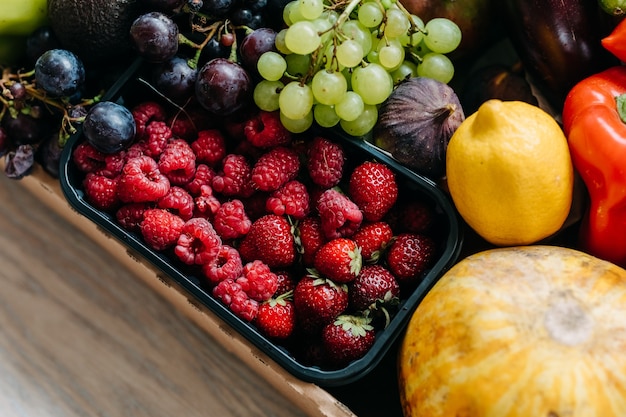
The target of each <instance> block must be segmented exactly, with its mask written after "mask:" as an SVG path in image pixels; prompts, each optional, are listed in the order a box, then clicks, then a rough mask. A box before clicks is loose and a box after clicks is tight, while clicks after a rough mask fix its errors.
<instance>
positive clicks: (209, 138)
mask: <svg viewBox="0 0 626 417" xmlns="http://www.w3.org/2000/svg"><path fill="white" fill-rule="evenodd" d="M191 149H193V151H194V152H195V153H196V161H197V162H198V163H203V164H207V165H209V166H211V167H213V166H216V165H217V164H218V163H220V162H221V161H222V159H224V157H225V156H226V141H225V140H224V136H223V135H222V132H220V131H219V130H217V129H207V130H202V131H200V132H198V137H197V138H196V140H194V141H193V142H191Z"/></svg>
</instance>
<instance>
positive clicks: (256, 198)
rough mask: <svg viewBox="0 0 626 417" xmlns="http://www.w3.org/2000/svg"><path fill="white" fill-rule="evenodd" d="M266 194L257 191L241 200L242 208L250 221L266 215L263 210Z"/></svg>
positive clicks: (265, 211)
mask: <svg viewBox="0 0 626 417" xmlns="http://www.w3.org/2000/svg"><path fill="white" fill-rule="evenodd" d="M267 198H268V194H267V193H264V192H263V191H257V192H255V193H254V194H252V195H251V196H250V197H246V198H243V199H241V201H242V202H243V205H244V207H245V208H246V214H247V215H248V218H250V220H252V221H254V220H258V219H260V218H261V217H263V216H265V215H266V214H267V210H265V204H266V202H267Z"/></svg>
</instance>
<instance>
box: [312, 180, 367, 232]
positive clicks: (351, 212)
mask: <svg viewBox="0 0 626 417" xmlns="http://www.w3.org/2000/svg"><path fill="white" fill-rule="evenodd" d="M317 212H318V214H319V216H320V220H321V222H322V231H323V232H324V236H325V237H326V238H327V239H334V238H338V237H349V236H352V235H353V234H354V233H355V232H356V231H357V230H358V229H359V227H360V226H361V223H362V221H363V213H362V212H361V210H360V209H359V207H358V206H357V205H356V204H354V202H353V201H352V200H350V199H349V198H348V197H347V196H346V195H345V194H342V193H340V192H339V191H337V190H336V189H334V188H330V189H328V190H326V191H324V192H323V193H322V195H320V197H319V199H318V200H317Z"/></svg>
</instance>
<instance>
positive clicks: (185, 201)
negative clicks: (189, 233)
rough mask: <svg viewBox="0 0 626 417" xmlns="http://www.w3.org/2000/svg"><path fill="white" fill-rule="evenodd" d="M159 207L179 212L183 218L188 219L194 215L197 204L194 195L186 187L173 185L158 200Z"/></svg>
mask: <svg viewBox="0 0 626 417" xmlns="http://www.w3.org/2000/svg"><path fill="white" fill-rule="evenodd" d="M157 207H159V208H162V209H166V210H169V211H171V212H173V213H175V214H178V215H179V216H180V218H181V219H183V220H185V221H187V220H189V219H191V217H192V216H193V211H194V208H195V205H194V201H193V197H191V195H190V194H189V193H188V192H187V191H186V190H185V189H183V188H181V187H178V186H172V187H170V189H169V191H168V192H167V194H165V195H164V196H163V197H161V198H160V199H159V201H157Z"/></svg>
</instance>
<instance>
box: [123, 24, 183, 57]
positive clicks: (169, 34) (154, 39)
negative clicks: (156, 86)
mask: <svg viewBox="0 0 626 417" xmlns="http://www.w3.org/2000/svg"><path fill="white" fill-rule="evenodd" d="M178 33H179V31H178V25H177V24H176V22H174V21H173V20H172V19H171V18H169V17H168V16H166V15H165V14H163V13H161V12H148V13H144V14H142V15H141V16H139V17H138V18H137V19H135V21H134V22H133V24H132V25H131V27H130V37H131V41H132V44H133V45H134V47H135V49H136V50H137V53H138V54H139V55H140V56H141V57H142V58H144V59H145V60H146V61H148V62H153V63H160V62H165V61H167V60H168V59H171V58H172V57H173V56H175V55H176V53H177V52H178Z"/></svg>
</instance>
